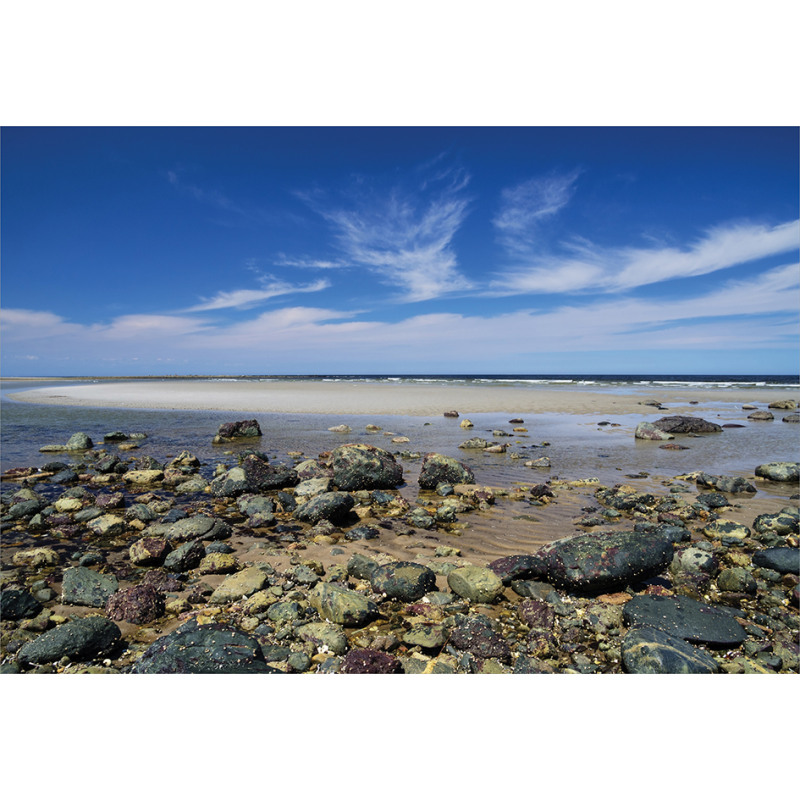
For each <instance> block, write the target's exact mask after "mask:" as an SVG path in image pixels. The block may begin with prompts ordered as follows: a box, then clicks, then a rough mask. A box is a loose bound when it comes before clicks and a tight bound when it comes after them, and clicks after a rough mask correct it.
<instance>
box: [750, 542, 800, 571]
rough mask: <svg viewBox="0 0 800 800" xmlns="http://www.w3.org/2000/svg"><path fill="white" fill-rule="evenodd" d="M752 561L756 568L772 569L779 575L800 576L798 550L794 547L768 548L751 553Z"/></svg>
mask: <svg viewBox="0 0 800 800" xmlns="http://www.w3.org/2000/svg"><path fill="white" fill-rule="evenodd" d="M752 561H753V564H755V566H757V567H765V568H766V569H774V570H775V572H780V573H781V575H786V574H787V573H791V574H792V575H797V574H800V550H798V549H797V548H796V547H768V548H767V549H766V550H759V551H758V552H756V553H753V558H752Z"/></svg>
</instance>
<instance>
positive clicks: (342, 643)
mask: <svg viewBox="0 0 800 800" xmlns="http://www.w3.org/2000/svg"><path fill="white" fill-rule="evenodd" d="M295 635H296V636H297V638H298V639H300V641H302V642H310V643H311V644H313V645H314V647H316V648H317V652H320V653H333V654H334V655H335V656H343V655H344V654H345V653H346V652H347V636H345V633H344V631H343V630H342V628H341V627H340V626H339V625H334V624H333V623H332V622H309V623H308V624H307V625H301V626H300V627H299V628H297V629H296V630H295Z"/></svg>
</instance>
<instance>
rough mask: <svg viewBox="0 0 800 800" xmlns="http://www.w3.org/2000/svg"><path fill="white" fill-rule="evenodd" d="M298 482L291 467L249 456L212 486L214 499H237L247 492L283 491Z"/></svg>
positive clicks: (214, 481) (212, 483) (215, 479)
mask: <svg viewBox="0 0 800 800" xmlns="http://www.w3.org/2000/svg"><path fill="white" fill-rule="evenodd" d="M297 482H298V477H297V473H296V472H295V471H294V469H292V468H291V467H287V466H284V465H283V464H268V463H267V462H266V461H264V460H263V459H261V458H259V457H258V456H255V455H248V456H245V458H244V459H242V463H241V464H240V465H239V466H238V467H233V468H232V469H229V470H228V471H227V472H226V473H224V474H222V475H220V476H219V477H217V478H214V480H213V481H211V484H210V486H211V494H212V495H214V497H236V496H238V495H241V494H244V493H245V492H263V491H268V490H270V489H283V488H285V487H287V486H294V485H295V484H297Z"/></svg>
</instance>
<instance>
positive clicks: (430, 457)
mask: <svg viewBox="0 0 800 800" xmlns="http://www.w3.org/2000/svg"><path fill="white" fill-rule="evenodd" d="M440 483H453V484H455V483H475V475H474V473H473V472H472V470H471V469H470V468H469V467H468V466H466V465H465V464H462V463H461V462H460V461H457V460H456V459H455V458H450V457H449V456H443V455H440V454H439V453H428V454H427V455H426V456H425V458H423V459H422V469H421V471H420V474H419V485H420V488H422V489H435V488H436V487H437V486H438V485H439V484H440Z"/></svg>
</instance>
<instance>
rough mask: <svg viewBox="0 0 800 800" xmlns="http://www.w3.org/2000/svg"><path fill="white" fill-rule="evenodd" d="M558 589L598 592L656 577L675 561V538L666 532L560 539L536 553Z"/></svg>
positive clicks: (584, 535) (549, 578)
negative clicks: (673, 541) (673, 557)
mask: <svg viewBox="0 0 800 800" xmlns="http://www.w3.org/2000/svg"><path fill="white" fill-rule="evenodd" d="M536 556H537V558H539V559H540V560H541V561H542V562H543V564H544V566H545V569H546V576H547V579H548V580H549V581H550V583H552V584H553V585H555V586H559V587H563V588H567V589H571V590H574V591H579V592H588V593H598V592H601V591H606V590H608V589H614V588H621V587H624V586H627V585H628V584H630V583H634V582H636V581H639V580H642V579H644V578H647V577H650V576H652V575H657V574H658V573H659V572H661V571H662V570H663V569H664V568H666V567H667V566H668V565H669V563H670V562H671V561H672V556H673V546H672V539H671V537H670V536H669V535H667V534H666V533H663V532H658V531H652V532H647V533H639V532H636V531H613V532H611V533H599V532H594V533H585V534H582V535H580V536H574V537H571V538H568V539H559V540H558V541H555V542H551V543H550V544H547V545H545V546H544V547H542V548H540V549H539V550H538V551H537V553H536Z"/></svg>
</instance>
